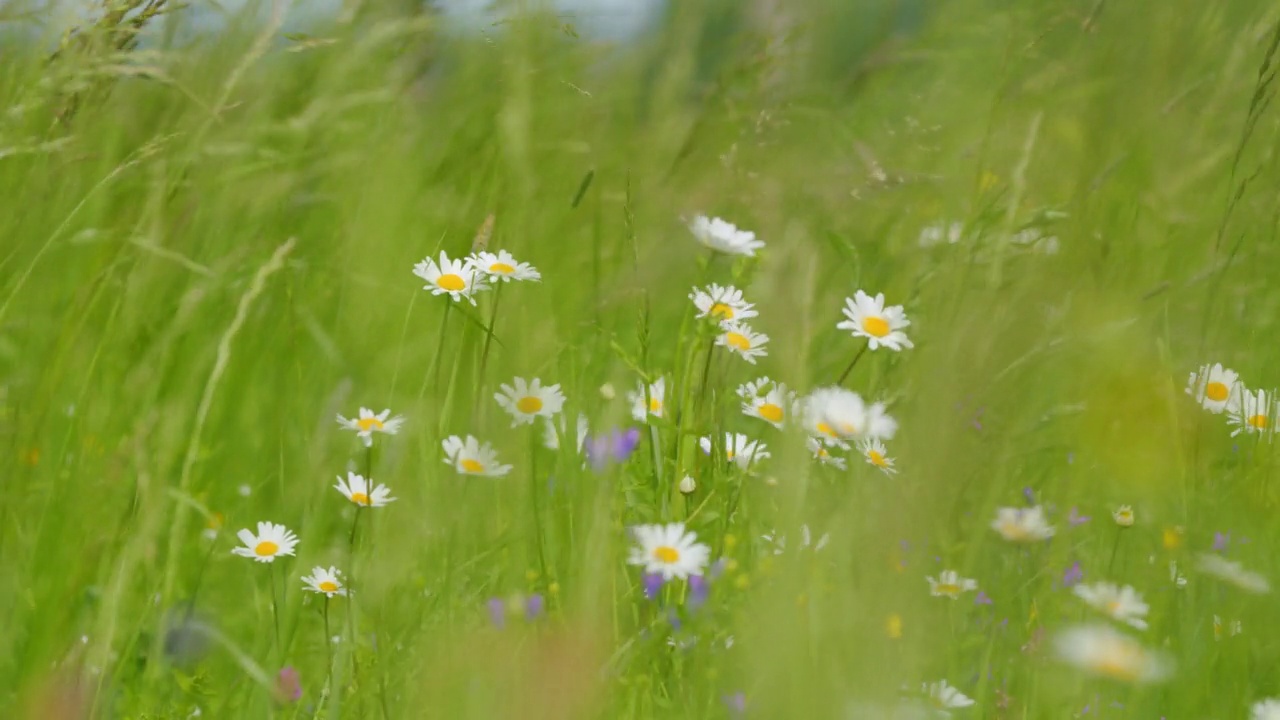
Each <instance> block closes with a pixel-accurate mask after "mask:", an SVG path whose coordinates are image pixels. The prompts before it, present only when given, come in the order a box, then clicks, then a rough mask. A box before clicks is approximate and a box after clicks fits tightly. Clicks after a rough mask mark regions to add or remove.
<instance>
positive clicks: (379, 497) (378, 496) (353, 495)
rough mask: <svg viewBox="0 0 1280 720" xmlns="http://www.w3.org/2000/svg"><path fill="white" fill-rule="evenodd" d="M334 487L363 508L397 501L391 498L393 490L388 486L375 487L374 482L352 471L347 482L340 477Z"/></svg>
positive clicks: (348, 474) (348, 473)
mask: <svg viewBox="0 0 1280 720" xmlns="http://www.w3.org/2000/svg"><path fill="white" fill-rule="evenodd" d="M333 487H334V489H335V490H337V491H338V492H340V493H342V494H343V495H345V496H347V499H348V500H350V501H351V502H353V503H355V504H356V505H360V506H363V507H382V506H383V505H386V504H387V503H393V502H395V501H396V499H395V498H393V497H391V488H388V487H387V486H386V485H378V486H377V487H374V486H373V481H372V480H366V479H365V478H364V476H362V475H357V474H355V473H353V472H350V471H348V472H347V479H346V480H345V481H344V480H343V479H342V478H341V477H339V478H338V484H337V485H334V486H333Z"/></svg>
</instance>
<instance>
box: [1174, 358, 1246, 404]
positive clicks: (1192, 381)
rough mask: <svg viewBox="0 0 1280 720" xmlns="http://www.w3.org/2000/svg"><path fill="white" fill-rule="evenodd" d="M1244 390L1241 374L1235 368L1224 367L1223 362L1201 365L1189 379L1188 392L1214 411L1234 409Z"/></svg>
mask: <svg viewBox="0 0 1280 720" xmlns="http://www.w3.org/2000/svg"><path fill="white" fill-rule="evenodd" d="M1242 390H1244V386H1243V385H1241V384H1240V376H1239V375H1237V374H1236V371H1235V370H1229V369H1227V368H1224V367H1222V363H1214V364H1213V365H1201V366H1200V369H1199V370H1198V371H1196V372H1193V373H1191V377H1189V378H1188V379H1187V394H1188V395H1190V396H1191V397H1193V398H1195V400H1196V402H1198V403H1200V405H1201V406H1202V407H1204V409H1205V410H1208V411H1209V412H1212V413H1221V412H1223V411H1224V410H1234V409H1235V408H1234V406H1235V405H1238V404H1239V403H1240V392H1241V391H1242Z"/></svg>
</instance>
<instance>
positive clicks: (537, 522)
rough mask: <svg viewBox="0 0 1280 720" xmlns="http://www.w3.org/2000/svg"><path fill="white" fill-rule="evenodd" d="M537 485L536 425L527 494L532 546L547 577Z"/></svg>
mask: <svg viewBox="0 0 1280 720" xmlns="http://www.w3.org/2000/svg"><path fill="white" fill-rule="evenodd" d="M539 489H540V488H539V483H538V430H537V424H536V423H535V424H534V425H533V429H531V430H530V431H529V492H530V493H532V495H533V498H532V500H533V532H534V544H535V545H536V546H537V548H538V567H539V570H540V571H541V573H542V577H543V578H546V576H547V556H546V552H545V551H544V550H543V547H542V503H541V502H540V501H539V499H538V496H539V495H540V494H541V493H540V492H539Z"/></svg>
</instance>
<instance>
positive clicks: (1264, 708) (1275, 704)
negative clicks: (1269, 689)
mask: <svg viewBox="0 0 1280 720" xmlns="http://www.w3.org/2000/svg"><path fill="white" fill-rule="evenodd" d="M1249 720H1280V698H1268V699H1266V700H1259V701H1258V702H1256V703H1254V704H1253V706H1252V707H1250V708H1249Z"/></svg>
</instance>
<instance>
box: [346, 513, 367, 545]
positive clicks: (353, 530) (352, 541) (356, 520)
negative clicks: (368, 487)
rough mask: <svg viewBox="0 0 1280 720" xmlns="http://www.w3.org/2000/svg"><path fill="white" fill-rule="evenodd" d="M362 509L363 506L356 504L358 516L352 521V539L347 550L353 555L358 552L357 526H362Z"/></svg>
mask: <svg viewBox="0 0 1280 720" xmlns="http://www.w3.org/2000/svg"><path fill="white" fill-rule="evenodd" d="M362 509H363V508H362V507H361V506H360V505H356V517H355V519H354V520H352V521H351V539H350V541H349V543H348V547H347V550H348V552H349V553H350V554H351V555H354V554H355V552H356V528H358V527H360V510H362Z"/></svg>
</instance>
